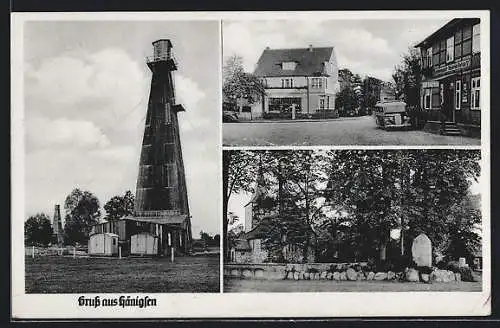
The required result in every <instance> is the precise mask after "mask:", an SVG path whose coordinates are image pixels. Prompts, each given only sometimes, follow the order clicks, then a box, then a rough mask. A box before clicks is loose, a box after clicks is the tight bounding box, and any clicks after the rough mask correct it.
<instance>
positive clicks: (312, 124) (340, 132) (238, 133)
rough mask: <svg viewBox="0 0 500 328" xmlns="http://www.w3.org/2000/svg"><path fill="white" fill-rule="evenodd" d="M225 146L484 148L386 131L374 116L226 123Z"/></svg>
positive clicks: (444, 138)
mask: <svg viewBox="0 0 500 328" xmlns="http://www.w3.org/2000/svg"><path fill="white" fill-rule="evenodd" d="M222 126H223V128H222V129H223V145H224V146H289V145H290V146H326V145H385V146H391V145H413V146H417V145H418V146H428V145H478V146H479V145H481V140H480V139H475V138H469V137H462V136H443V135H438V134H432V133H428V132H425V131H421V130H415V131H412V130H388V131H385V130H382V129H379V128H377V126H376V125H375V121H374V118H373V117H372V116H361V117H342V118H338V119H335V120H328V121H309V122H308V121H301V122H244V123H243V122H240V123H223V124H222Z"/></svg>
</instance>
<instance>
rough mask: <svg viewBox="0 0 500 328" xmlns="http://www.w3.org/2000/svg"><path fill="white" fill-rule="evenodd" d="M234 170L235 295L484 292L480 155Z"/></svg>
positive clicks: (411, 153) (243, 165) (282, 163)
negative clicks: (256, 293)
mask: <svg viewBox="0 0 500 328" xmlns="http://www.w3.org/2000/svg"><path fill="white" fill-rule="evenodd" d="M224 160H225V167H226V168H227V172H226V176H227V178H226V180H225V181H224V183H225V184H226V185H227V187H225V188H226V189H227V193H226V197H225V201H226V202H227V204H228V205H227V206H228V207H227V225H228V229H227V236H226V240H227V243H226V245H227V246H226V247H225V249H224V252H225V262H224V275H225V280H224V283H225V291H226V292H370V291H372V292H374V291H377V292H407V291H448V292H449V291H463V292H467V291H468V292H474V291H481V288H482V283H481V273H482V255H481V254H482V252H481V251H482V247H481V245H482V240H481V234H482V233H481V229H482V217H481V193H480V189H479V184H478V183H479V181H480V175H481V168H480V151H479V150H444V149H439V150H427V149H421V150H329V151H324V150H316V151H312V150H274V151H237V150H226V151H225V153H224Z"/></svg>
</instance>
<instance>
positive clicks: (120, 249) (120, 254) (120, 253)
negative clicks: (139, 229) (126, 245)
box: [118, 246, 122, 259]
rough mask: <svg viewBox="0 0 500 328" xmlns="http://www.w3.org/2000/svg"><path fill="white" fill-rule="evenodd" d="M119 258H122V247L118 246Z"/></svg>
mask: <svg viewBox="0 0 500 328" xmlns="http://www.w3.org/2000/svg"><path fill="white" fill-rule="evenodd" d="M118 258H119V259H121V258H122V247H121V246H118Z"/></svg>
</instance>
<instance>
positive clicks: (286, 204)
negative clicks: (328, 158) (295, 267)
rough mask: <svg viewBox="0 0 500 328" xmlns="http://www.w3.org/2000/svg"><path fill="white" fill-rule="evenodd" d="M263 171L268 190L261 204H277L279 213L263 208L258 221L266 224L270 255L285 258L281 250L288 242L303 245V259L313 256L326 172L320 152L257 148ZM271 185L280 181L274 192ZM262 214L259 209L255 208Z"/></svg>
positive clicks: (280, 258)
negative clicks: (315, 228) (315, 229)
mask: <svg viewBox="0 0 500 328" xmlns="http://www.w3.org/2000/svg"><path fill="white" fill-rule="evenodd" d="M257 153H259V156H262V160H261V161H260V163H261V166H262V171H264V172H267V175H264V176H265V177H266V180H267V181H266V182H261V184H263V185H265V186H266V187H265V189H266V190H267V191H268V193H267V194H266V195H265V196H263V197H262V198H261V199H259V200H258V201H259V204H258V205H259V206H258V207H259V208H264V209H266V208H267V209H270V208H276V206H277V208H278V211H277V215H273V216H268V215H267V220H263V219H266V213H269V210H264V211H263V212H264V214H262V215H261V216H263V217H262V218H257V219H258V221H260V222H262V223H263V224H264V225H266V229H265V230H266V231H267V236H266V238H264V243H265V244H266V248H267V249H268V250H270V252H271V257H274V258H275V260H277V261H282V260H283V259H282V250H283V247H285V246H287V245H295V246H299V247H300V248H301V249H302V259H303V261H308V259H309V258H310V257H313V256H314V253H315V252H314V247H315V241H316V232H315V231H314V229H313V226H314V222H315V220H316V219H317V218H318V215H319V214H321V212H320V209H321V207H322V202H321V196H322V192H323V188H324V186H322V182H323V180H325V176H324V174H323V172H322V165H323V164H324V163H322V162H321V160H320V155H319V154H316V153H313V152H312V151H309V150H301V151H258V152H257ZM272 185H274V186H276V185H277V190H276V191H275V193H274V194H275V196H273V195H271V194H270V193H271V191H272V189H273V188H272ZM254 212H255V213H256V215H257V216H259V213H258V211H254Z"/></svg>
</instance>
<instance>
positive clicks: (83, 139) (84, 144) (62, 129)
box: [27, 118, 110, 148]
mask: <svg viewBox="0 0 500 328" xmlns="http://www.w3.org/2000/svg"><path fill="white" fill-rule="evenodd" d="M27 131H28V132H27V137H28V138H27V139H28V145H29V147H30V146H31V147H34V148H45V147H61V146H70V147H74V148H95V147H97V148H103V147H106V146H108V145H110V141H109V139H108V138H107V136H106V135H105V134H104V133H103V131H102V130H101V129H99V128H98V127H97V126H96V125H95V124H94V123H92V122H89V121H83V120H69V119H67V118H59V119H55V120H49V119H45V118H31V119H29V120H28V121H27Z"/></svg>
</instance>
